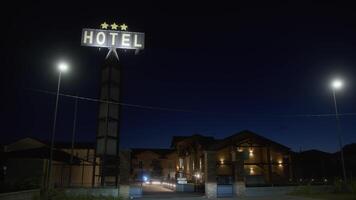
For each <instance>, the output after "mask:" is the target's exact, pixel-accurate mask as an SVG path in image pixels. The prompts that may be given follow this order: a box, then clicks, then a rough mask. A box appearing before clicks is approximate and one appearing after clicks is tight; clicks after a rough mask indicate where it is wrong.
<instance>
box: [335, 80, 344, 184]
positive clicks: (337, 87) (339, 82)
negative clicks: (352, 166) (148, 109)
mask: <svg viewBox="0 0 356 200" xmlns="http://www.w3.org/2000/svg"><path fill="white" fill-rule="evenodd" d="M343 85H344V83H343V81H342V80H340V79H335V80H333V81H332V82H331V88H332V90H333V99H334V107H335V117H336V124H337V132H338V139H339V148H340V154H341V166H342V175H343V178H344V183H346V170H345V160H344V150H343V147H342V139H341V126H340V118H339V112H338V108H337V103H336V90H340V89H342V87H343Z"/></svg>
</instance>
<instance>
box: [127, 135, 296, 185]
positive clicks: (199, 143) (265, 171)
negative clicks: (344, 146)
mask: <svg viewBox="0 0 356 200" xmlns="http://www.w3.org/2000/svg"><path fill="white" fill-rule="evenodd" d="M164 151H167V152H169V153H166V154H159V153H157V152H155V150H154V149H152V150H150V149H145V151H142V152H140V151H137V152H135V151H133V152H135V153H134V154H133V155H135V156H134V157H133V158H132V163H133V164H132V168H133V173H134V174H133V176H135V177H136V176H137V174H139V173H138V171H139V170H142V169H140V164H139V163H140V162H141V161H142V162H144V163H143V164H145V163H146V164H149V163H154V160H155V159H156V160H157V159H161V161H162V165H161V168H162V171H165V173H163V178H162V180H166V179H167V178H172V177H173V172H172V169H173V167H172V165H175V167H174V168H175V170H174V173H175V174H174V177H175V178H184V179H186V180H187V182H190V183H196V184H203V183H204V182H205V180H204V179H205V178H204V177H205V174H204V173H205V170H206V163H205V160H204V154H205V152H207V151H209V152H215V154H214V155H215V161H216V180H217V183H218V184H232V182H233V181H234V170H236V169H235V168H237V166H235V165H234V163H236V162H237V161H239V163H240V164H241V165H240V168H242V169H241V170H240V171H241V172H239V177H240V179H241V180H242V181H244V182H245V183H246V185H276V184H286V183H288V182H289V181H290V179H291V178H292V165H291V151H290V149H289V148H288V147H286V146H284V145H282V144H279V143H277V142H274V141H272V140H269V139H267V138H265V137H263V136H260V135H258V134H256V133H253V132H251V131H241V132H239V133H236V134H234V135H232V136H229V137H227V138H224V139H221V140H218V139H215V138H213V137H206V136H202V135H198V134H196V135H192V136H177V137H173V139H172V143H171V149H167V150H162V149H161V152H164ZM162 158H164V159H162ZM163 163H169V164H164V165H163ZM142 168H143V169H144V171H147V170H148V171H149V170H152V167H151V168H149V166H146V165H144V166H143V167H142ZM168 174H169V175H168Z"/></svg>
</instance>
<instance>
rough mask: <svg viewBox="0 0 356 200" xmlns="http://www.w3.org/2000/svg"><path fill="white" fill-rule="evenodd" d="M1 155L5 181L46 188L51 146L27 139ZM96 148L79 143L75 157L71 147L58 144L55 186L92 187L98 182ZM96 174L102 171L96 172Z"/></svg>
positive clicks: (53, 178)
mask: <svg viewBox="0 0 356 200" xmlns="http://www.w3.org/2000/svg"><path fill="white" fill-rule="evenodd" d="M3 150H4V152H3V153H2V156H1V163H2V168H3V174H4V176H3V181H4V182H7V183H10V184H16V183H23V182H28V184H34V185H38V186H43V184H45V180H46V179H47V169H48V160H49V152H50V149H49V145H48V144H47V143H45V142H43V141H40V140H38V139H35V138H31V137H26V138H23V139H20V140H17V141H15V142H12V143H10V144H7V145H4V148H3ZM93 162H94V148H93V145H89V144H76V146H75V149H74V151H73V155H71V148H70V145H68V144H63V143H62V144H57V145H56V146H55V150H54V153H53V170H52V172H53V174H52V180H53V184H54V185H55V186H69V185H71V186H92V184H93V182H94V184H95V183H96V182H97V180H96V179H95V177H94V176H95V175H94V173H93V170H94V165H93ZM95 171H98V169H96V170H95Z"/></svg>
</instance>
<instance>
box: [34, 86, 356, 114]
mask: <svg viewBox="0 0 356 200" xmlns="http://www.w3.org/2000/svg"><path fill="white" fill-rule="evenodd" d="M28 90H31V91H35V92H40V93H45V94H50V95H56V92H51V91H47V90H41V89H33V88H28ZM59 95H60V96H62V97H68V98H73V99H80V100H85V101H92V102H99V103H108V104H114V105H121V106H127V107H135V108H141V109H149V110H161V111H172V112H185V113H202V114H219V113H214V112H201V111H193V110H185V109H176V108H167V107H158V106H147V105H138V104H129V103H121V102H116V101H108V100H101V99H96V98H90V97H82V96H78V95H70V94H63V93H59ZM220 114H221V113H220ZM234 115H236V116H239V117H246V116H265V117H335V114H255V113H253V114H247V113H241V114H234ZM339 116H356V113H339Z"/></svg>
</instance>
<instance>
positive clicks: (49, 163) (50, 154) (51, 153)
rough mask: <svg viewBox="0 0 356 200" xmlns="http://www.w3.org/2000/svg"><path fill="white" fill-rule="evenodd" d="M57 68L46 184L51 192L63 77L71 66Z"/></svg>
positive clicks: (61, 63) (59, 64)
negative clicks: (60, 89)
mask: <svg viewBox="0 0 356 200" xmlns="http://www.w3.org/2000/svg"><path fill="white" fill-rule="evenodd" d="M57 68H58V71H59V75H58V84H57V95H56V104H55V108H54V118H53V127H52V135H51V146H50V153H49V162H48V176H47V184H46V189H47V190H49V188H50V185H51V181H52V180H51V177H52V168H53V166H52V161H53V150H54V137H55V134H56V123H57V110H58V100H59V88H60V85H61V76H62V73H65V72H67V71H68V69H69V66H68V64H67V63H66V62H59V63H58V64H57Z"/></svg>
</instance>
